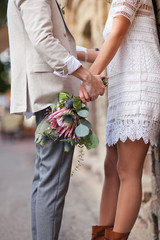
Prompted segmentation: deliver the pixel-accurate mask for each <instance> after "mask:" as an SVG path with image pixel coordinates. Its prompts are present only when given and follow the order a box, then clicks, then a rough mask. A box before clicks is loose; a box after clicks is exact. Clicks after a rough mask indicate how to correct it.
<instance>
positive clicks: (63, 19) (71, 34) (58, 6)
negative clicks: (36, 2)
mask: <svg viewBox="0 0 160 240" xmlns="http://www.w3.org/2000/svg"><path fill="white" fill-rule="evenodd" d="M56 3H57V6H58V9H59V12H60V14H61V17H62V19H63V22H64V25H65V27H66V28H67V31H68V32H69V33H70V35H71V36H72V38H73V35H72V33H71V32H70V30H69V28H68V26H67V24H66V21H65V19H64V15H63V13H62V10H61V8H60V5H59V3H58V2H57V0H56Z"/></svg>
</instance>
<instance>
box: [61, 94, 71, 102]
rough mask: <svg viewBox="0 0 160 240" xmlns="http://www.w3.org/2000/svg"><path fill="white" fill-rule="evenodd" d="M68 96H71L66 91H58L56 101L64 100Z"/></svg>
mask: <svg viewBox="0 0 160 240" xmlns="http://www.w3.org/2000/svg"><path fill="white" fill-rule="evenodd" d="M70 97H71V96H70V95H69V93H68V92H60V93H59V95H58V101H66V100H67V99H68V98H70Z"/></svg>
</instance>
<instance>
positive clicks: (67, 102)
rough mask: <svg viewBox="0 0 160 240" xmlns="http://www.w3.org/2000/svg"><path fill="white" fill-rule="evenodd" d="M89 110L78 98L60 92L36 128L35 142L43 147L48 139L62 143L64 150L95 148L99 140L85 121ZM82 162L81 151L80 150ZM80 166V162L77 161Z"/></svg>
mask: <svg viewBox="0 0 160 240" xmlns="http://www.w3.org/2000/svg"><path fill="white" fill-rule="evenodd" d="M88 113H89V108H88V106H87V105H85V104H83V103H82V101H81V99H80V97H75V96H71V95H70V94H69V93H67V92H60V93H59V99H58V103H57V104H56V105H52V106H51V107H50V111H49V112H48V114H47V115H46V117H45V118H44V119H43V120H42V121H41V123H40V124H39V125H38V126H37V130H36V134H35V141H36V143H39V144H40V145H41V146H44V145H45V144H46V143H47V141H48V140H49V139H51V140H53V141H56V140H57V139H60V140H61V141H64V150H65V151H66V152H68V151H69V150H70V148H71V146H76V145H78V146H79V147H80V148H82V147H83V146H85V147H86V148H87V149H88V150H89V149H92V148H95V147H97V145H98V143H99V140H98V137H97V136H96V135H95V134H94V133H93V131H92V125H91V123H90V122H89V121H88V120H87V119H86V118H87V117H88ZM79 157H80V159H81V160H82V158H83V154H82V149H81V150H80V156H79ZM79 165H80V161H79Z"/></svg>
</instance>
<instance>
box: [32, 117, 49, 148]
mask: <svg viewBox="0 0 160 240" xmlns="http://www.w3.org/2000/svg"><path fill="white" fill-rule="evenodd" d="M48 127H49V121H48V117H46V118H44V119H43V120H42V121H41V122H40V123H39V124H38V126H37V128H36V132H35V142H36V143H41V141H42V140H43V138H44V136H45V131H47V129H48ZM40 145H41V144H40Z"/></svg>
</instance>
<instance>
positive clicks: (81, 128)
mask: <svg viewBox="0 0 160 240" xmlns="http://www.w3.org/2000/svg"><path fill="white" fill-rule="evenodd" d="M75 133H76V135H77V136H78V137H85V136H87V135H88V134H89V128H88V127H86V126H85V125H83V124H79V125H78V126H77V127H76V129H75Z"/></svg>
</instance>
